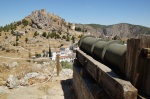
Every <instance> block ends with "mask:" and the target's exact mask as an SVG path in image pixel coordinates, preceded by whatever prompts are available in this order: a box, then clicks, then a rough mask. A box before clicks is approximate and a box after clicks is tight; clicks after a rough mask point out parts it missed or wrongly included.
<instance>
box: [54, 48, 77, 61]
mask: <svg viewBox="0 0 150 99" xmlns="http://www.w3.org/2000/svg"><path fill="white" fill-rule="evenodd" d="M57 54H60V62H61V61H67V62H73V60H74V58H75V54H73V51H72V50H70V48H60V51H58V52H52V60H56V56H57Z"/></svg>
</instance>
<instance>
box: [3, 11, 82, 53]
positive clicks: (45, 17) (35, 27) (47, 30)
mask: <svg viewBox="0 0 150 99" xmlns="http://www.w3.org/2000/svg"><path fill="white" fill-rule="evenodd" d="M81 34H82V33H81V32H78V31H75V24H74V23H69V22H67V21H65V19H63V18H61V17H59V16H58V15H55V14H53V13H49V12H47V11H46V10H45V9H42V10H36V11H33V12H32V13H31V14H30V15H28V16H26V17H25V18H24V19H22V20H20V21H17V22H13V23H10V24H8V25H6V26H4V27H0V48H5V49H9V50H16V51H17V50H19V49H20V48H18V47H19V46H20V47H23V48H25V49H27V50H31V52H33V53H41V52H42V51H43V50H48V46H49V45H50V46H51V48H56V49H57V48H58V49H59V48H60V47H62V46H68V47H69V46H70V45H72V43H75V42H77V41H78V40H79V38H78V37H80V35H81ZM54 50H55V49H54Z"/></svg>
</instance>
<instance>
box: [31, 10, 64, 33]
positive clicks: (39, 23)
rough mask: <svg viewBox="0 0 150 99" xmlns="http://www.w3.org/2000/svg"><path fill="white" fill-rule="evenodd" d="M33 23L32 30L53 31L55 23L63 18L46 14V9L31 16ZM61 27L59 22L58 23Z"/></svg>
mask: <svg viewBox="0 0 150 99" xmlns="http://www.w3.org/2000/svg"><path fill="white" fill-rule="evenodd" d="M29 18H30V19H31V21H32V24H31V26H32V28H35V29H47V30H48V29H53V28H54V27H53V22H57V21H58V20H59V21H60V20H61V18H60V17H59V16H57V15H54V14H51V13H48V12H46V10H45V9H42V10H36V11H34V12H32V14H31V15H30V16H29ZM57 25H59V22H58V23H57Z"/></svg>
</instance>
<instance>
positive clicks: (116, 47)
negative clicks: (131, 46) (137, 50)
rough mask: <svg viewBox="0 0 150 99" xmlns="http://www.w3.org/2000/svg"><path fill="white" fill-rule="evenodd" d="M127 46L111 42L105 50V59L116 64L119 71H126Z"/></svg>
mask: <svg viewBox="0 0 150 99" xmlns="http://www.w3.org/2000/svg"><path fill="white" fill-rule="evenodd" d="M126 51H127V46H126V45H122V44H118V43H113V44H110V45H109V46H108V47H107V49H106V52H105V55H104V58H103V60H104V61H105V62H108V63H109V64H112V65H113V66H115V67H116V68H117V69H118V70H119V71H121V72H122V73H124V66H125V59H126Z"/></svg>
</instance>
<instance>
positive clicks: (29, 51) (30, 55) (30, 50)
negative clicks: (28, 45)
mask: <svg viewBox="0 0 150 99" xmlns="http://www.w3.org/2000/svg"><path fill="white" fill-rule="evenodd" d="M29 58H31V50H29Z"/></svg>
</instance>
